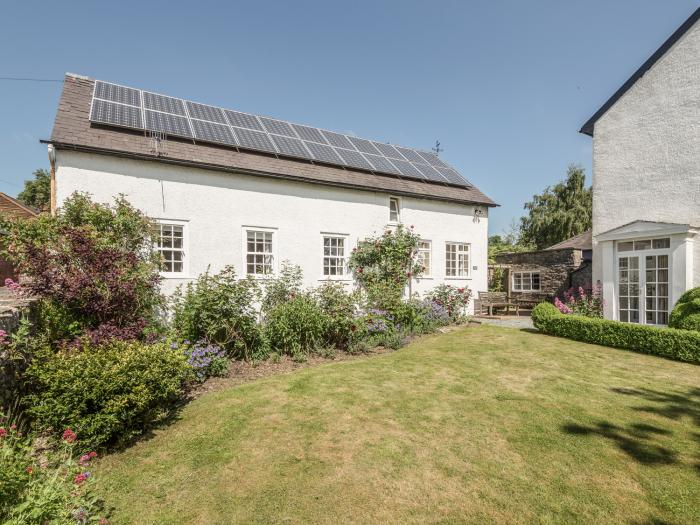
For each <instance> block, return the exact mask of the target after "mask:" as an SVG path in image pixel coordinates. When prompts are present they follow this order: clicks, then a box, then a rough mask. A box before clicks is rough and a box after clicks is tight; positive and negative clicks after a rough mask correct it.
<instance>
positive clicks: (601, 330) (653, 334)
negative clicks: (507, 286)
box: [532, 303, 700, 363]
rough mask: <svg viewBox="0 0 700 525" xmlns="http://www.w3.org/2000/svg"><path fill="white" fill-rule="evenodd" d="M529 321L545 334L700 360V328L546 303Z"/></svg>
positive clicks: (537, 307) (693, 361)
mask: <svg viewBox="0 0 700 525" xmlns="http://www.w3.org/2000/svg"><path fill="white" fill-rule="evenodd" d="M532 321H533V323H534V325H535V327H536V328H537V329H538V330H540V331H541V332H544V333H546V334H550V335H557V336H560V337H566V338H569V339H574V340H576V341H582V342H585V343H593V344H599V345H604V346H612V347H615V348H623V349H627V350H634V351H636V352H642V353H646V354H653V355H658V356H662V357H668V358H671V359H677V360H679V361H687V362H691V363H700V332H695V331H692V330H679V329H675V328H659V327H656V326H645V325H639V324H632V323H622V322H619V321H610V320H606V319H598V318H594V317H584V316H580V315H566V314H562V313H561V312H559V311H558V310H557V309H556V307H555V306H554V305H552V304H549V303H542V304H538V305H537V306H536V307H535V308H534V309H533V311H532Z"/></svg>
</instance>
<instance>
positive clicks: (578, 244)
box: [545, 230, 593, 250]
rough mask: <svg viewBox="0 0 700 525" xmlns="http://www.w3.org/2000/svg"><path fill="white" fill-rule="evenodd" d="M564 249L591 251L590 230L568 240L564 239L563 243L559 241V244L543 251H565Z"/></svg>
mask: <svg viewBox="0 0 700 525" xmlns="http://www.w3.org/2000/svg"><path fill="white" fill-rule="evenodd" d="M566 249H574V250H592V249H593V240H592V232H591V230H588V231H585V232H583V233H581V234H579V235H575V236H573V237H571V238H569V239H566V240H565V241H561V242H560V243H557V244H555V245H554V246H550V247H549V248H545V250H566Z"/></svg>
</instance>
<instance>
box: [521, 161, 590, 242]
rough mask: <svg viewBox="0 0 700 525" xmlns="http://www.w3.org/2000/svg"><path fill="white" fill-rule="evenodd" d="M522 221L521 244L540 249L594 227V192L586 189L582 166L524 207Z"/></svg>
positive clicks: (569, 171) (575, 168)
mask: <svg viewBox="0 0 700 525" xmlns="http://www.w3.org/2000/svg"><path fill="white" fill-rule="evenodd" d="M525 209H526V210H527V212H528V214H527V215H526V216H525V217H521V219H520V243H521V244H532V245H534V246H535V247H536V248H537V249H539V250H541V249H543V248H547V247H548V246H551V245H553V244H556V243H558V242H561V241H564V240H566V239H568V238H569V237H573V236H574V235H578V234H580V233H583V232H585V231H586V230H589V229H590V228H591V225H592V220H593V219H592V209H593V191H592V189H591V188H590V187H586V174H585V173H584V171H583V168H581V167H580V166H573V165H572V166H569V169H568V171H567V174H566V180H564V181H563V182H560V183H558V184H556V185H555V186H553V187H551V186H548V187H547V188H545V190H544V192H543V193H542V194H541V195H534V196H533V198H532V201H531V202H528V203H526V204H525Z"/></svg>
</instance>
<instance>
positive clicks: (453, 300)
mask: <svg viewBox="0 0 700 525" xmlns="http://www.w3.org/2000/svg"><path fill="white" fill-rule="evenodd" d="M471 296H472V291H471V290H470V289H469V288H458V287H456V286H452V285H451V284H440V285H438V286H436V287H435V288H433V289H432V290H430V291H429V292H428V293H427V294H426V297H427V298H428V299H430V300H431V301H433V302H434V303H437V304H438V305H440V306H442V307H443V308H445V310H447V314H448V315H449V316H450V321H452V322H453V323H456V322H459V320H460V319H461V318H463V317H464V309H465V308H466V307H467V305H468V304H469V300H470V299H471Z"/></svg>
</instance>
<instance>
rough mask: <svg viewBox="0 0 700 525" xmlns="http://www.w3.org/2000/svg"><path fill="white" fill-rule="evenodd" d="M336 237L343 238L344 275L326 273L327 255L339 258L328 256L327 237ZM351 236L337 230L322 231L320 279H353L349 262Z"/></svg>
mask: <svg viewBox="0 0 700 525" xmlns="http://www.w3.org/2000/svg"><path fill="white" fill-rule="evenodd" d="M327 238H335V239H342V240H343V253H344V255H343V257H342V259H343V274H342V275H326V274H325V271H326V265H325V262H326V261H325V259H326V258H327V257H331V258H339V257H337V256H327V255H326V253H325V247H326V239H327ZM350 250H351V248H350V236H349V235H348V234H347V233H335V232H321V272H320V275H321V277H320V279H319V280H320V281H351V280H352V276H351V274H350V270H349V269H348V262H349V261H350Z"/></svg>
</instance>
